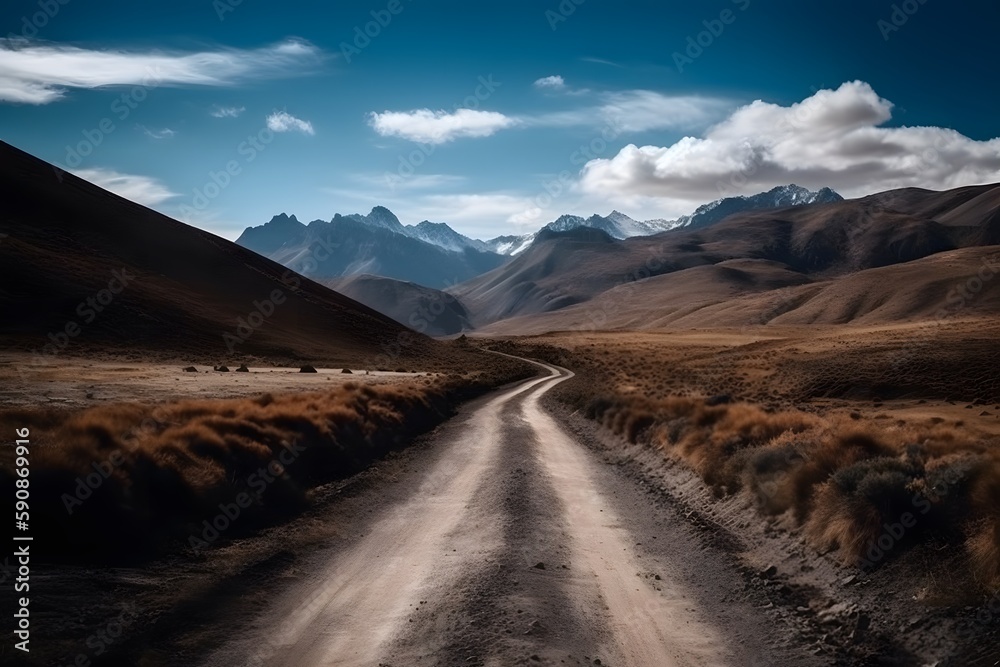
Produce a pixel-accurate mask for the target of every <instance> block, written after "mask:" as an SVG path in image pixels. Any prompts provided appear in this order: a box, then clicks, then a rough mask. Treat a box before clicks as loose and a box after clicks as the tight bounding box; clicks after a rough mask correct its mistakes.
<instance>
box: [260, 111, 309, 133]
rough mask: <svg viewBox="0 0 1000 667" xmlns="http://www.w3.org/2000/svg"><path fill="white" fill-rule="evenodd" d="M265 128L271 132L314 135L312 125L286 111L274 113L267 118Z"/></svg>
mask: <svg viewBox="0 0 1000 667" xmlns="http://www.w3.org/2000/svg"><path fill="white" fill-rule="evenodd" d="M267 127H268V129H270V130H271V131H272V132H301V133H303V134H316V131H315V130H313V126H312V123H310V122H309V121H307V120H302V119H301V118H296V117H295V116H293V115H292V114H290V113H288V112H287V111H275V112H274V113H272V114H271V115H269V116H268V117H267Z"/></svg>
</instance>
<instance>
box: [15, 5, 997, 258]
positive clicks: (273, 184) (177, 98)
mask: <svg viewBox="0 0 1000 667" xmlns="http://www.w3.org/2000/svg"><path fill="white" fill-rule="evenodd" d="M64 1H65V4H60V2H59V0H35V2H7V3H4V7H3V9H2V10H0V13H2V17H3V25H4V30H3V32H2V34H3V35H4V37H3V38H2V42H0V45H2V46H0V138H2V139H3V140H4V141H7V142H9V143H11V144H13V145H15V146H17V147H19V148H22V149H24V150H26V151H28V152H30V153H32V154H34V155H37V156H39V157H41V158H43V159H46V160H49V161H52V162H55V163H57V164H59V165H60V166H62V167H63V168H66V169H68V170H71V171H74V172H76V173H78V174H80V175H82V176H84V177H85V178H88V179H89V180H92V181H94V182H97V183H98V184H101V185H104V186H105V187H108V188H109V189H113V190H115V191H117V192H119V193H121V194H124V195H125V196H128V197H130V198H132V199H134V200H136V201H139V202H141V203H145V204H147V205H150V206H152V207H153V208H156V209H157V210H159V211H162V212H163V213H166V214H168V215H171V216H174V217H178V218H179V219H182V220H185V221H187V222H190V223H192V224H195V225H198V226H200V227H203V228H205V229H208V230H210V231H213V232H215V233H218V234H220V235H222V236H225V237H227V238H235V237H236V236H238V235H239V233H240V231H242V229H243V228H244V227H246V226H248V225H257V224H261V223H263V222H265V221H267V220H268V219H270V217H271V216H272V215H274V214H276V213H279V212H287V213H294V214H296V215H297V216H298V217H299V219H301V220H304V221H308V220H313V219H316V218H323V219H330V218H331V217H332V216H333V214H334V213H350V212H367V211H368V210H369V209H370V208H371V207H372V206H375V205H385V206H388V207H389V208H390V209H392V210H393V211H394V212H395V213H396V214H397V215H398V216H399V217H400V219H401V220H402V221H403V222H404V223H416V222H419V221H420V220H424V219H430V220H433V221H436V222H447V223H449V224H451V225H452V226H453V227H454V228H456V229H457V230H459V231H461V232H463V233H466V234H469V235H470V236H475V237H480V238H489V237H492V236H496V235H499V234H512V233H524V232H526V231H531V230H534V229H536V228H538V227H539V226H541V225H542V224H544V223H545V222H548V221H550V220H552V219H554V218H555V217H557V216H558V215H559V214H561V213H574V214H579V215H589V214H591V213H594V212H598V213H602V214H604V213H608V212H609V211H610V210H611V209H613V208H617V209H619V210H621V211H623V212H625V213H627V214H629V215H631V216H633V217H636V218H640V219H646V218H658V217H662V218H671V217H675V216H677V215H680V214H684V213H688V212H690V211H691V210H692V209H694V208H695V207H696V206H697V205H699V204H701V203H704V202H705V201H710V200H712V199H716V198H718V197H719V196H722V195H732V194H741V193H753V192H758V191H761V190H765V189H768V188H770V187H773V186H774V185H779V184H784V183H789V182H795V183H798V184H799V185H803V186H807V187H811V188H814V189H815V188H819V187H822V186H831V187H834V188H835V189H837V190H838V191H840V192H841V193H843V194H845V195H847V196H859V195H863V194H866V193H869V192H874V191H879V190H883V189H888V188H892V187H904V186H919V187H929V188H937V189H940V188H946V187H953V186H957V185H963V184H969V183H982V182H993V181H1000V140H998V139H996V138H997V137H1000V128H998V127H997V115H996V101H997V100H996V93H995V85H994V84H993V82H994V81H995V76H996V72H997V71H1000V67H998V65H1000V62H998V60H1000V55H998V53H997V50H996V49H995V48H994V46H993V44H994V40H995V31H996V27H997V25H998V24H1000V20H998V19H1000V9H998V8H997V7H995V6H991V5H990V4H987V3H985V2H979V3H964V7H962V8H955V6H954V5H953V4H952V5H949V4H948V3H944V2H941V1H940V0H925V2H923V3H921V2H920V0H908V2H900V3H895V4H894V3H891V2H885V3H883V2H872V1H867V2H849V1H839V2H813V3H804V2H766V1H765V0H715V1H712V2H709V1H704V2H685V3H670V2H648V3H634V2H632V3H630V2H626V1H623V0H618V1H616V2H601V1H600V0H575V1H574V0H563V2H561V3H560V2H558V1H556V0H552V1H548V0H539V1H537V2H530V3H529V2H517V1H514V0H510V1H507V2H431V1H430V0H425V1H421V0H375V1H372V2H352V1H344V2H338V3H331V6H324V5H323V4H321V3H301V2H294V1H292V0H286V1H285V2H282V3H280V4H278V3H265V2H261V1H259V0H242V2H240V1H239V0H217V1H216V2H214V3H213V2H212V1H211V0H200V1H198V2H188V1H184V0H178V1H175V2H171V3H156V2H144V3H135V2H103V3H100V5H99V6H95V3H84V2H82V1H81V0H64ZM373 12H374V14H373ZM379 19H381V24H379V23H377V22H376V21H378V20H379ZM366 29H367V32H368V35H364V32H365V31H366ZM359 35H363V36H361V37H359ZM370 35H374V36H370ZM345 45H346V46H345Z"/></svg>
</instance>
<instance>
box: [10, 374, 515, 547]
mask: <svg viewBox="0 0 1000 667" xmlns="http://www.w3.org/2000/svg"><path fill="white" fill-rule="evenodd" d="M526 372H529V371H528V369H527V368H525V366H524V365H522V364H517V363H510V364H508V363H506V362H501V363H498V364H497V365H496V366H494V367H492V368H489V369H487V372H484V373H478V374H475V375H468V374H467V375H457V374H452V375H449V376H440V377H436V378H433V379H431V378H422V379H414V381H412V382H410V383H400V384H394V385H377V386H370V385H365V384H363V383H358V382H347V383H344V384H342V385H340V386H338V387H336V388H334V389H332V390H330V391H326V392H322V393H309V394H284V395H282V394H279V395H272V394H264V395H261V396H258V397H256V398H252V399H251V398H242V399H225V400H188V401H179V402H172V403H166V404H160V405H151V404H135V403H133V404H124V403H115V404H108V405H104V406H100V407H95V408H92V409H88V410H84V411H59V410H53V409H39V410H26V409H9V410H6V411H3V412H0V423H2V424H3V425H4V426H7V425H12V426H13V425H16V426H17V427H25V426H27V427H29V428H30V429H31V434H32V443H33V445H32V453H31V488H32V521H33V525H34V526H35V529H36V534H38V538H37V539H36V544H38V545H39V550H44V553H43V554H39V555H41V556H44V557H48V558H54V559H60V560H71V561H96V562H102V563H107V562H108V561H109V560H119V559H132V558H141V557H145V556H148V555H151V554H155V553H158V552H160V551H161V550H163V549H164V548H175V547H176V546H177V545H178V544H180V543H181V541H183V542H188V537H189V536H190V535H192V534H195V535H201V533H202V530H201V526H202V521H204V520H206V519H208V520H211V519H212V518H213V517H214V516H216V515H218V514H219V512H220V508H219V505H220V504H231V503H233V502H234V501H235V499H236V498H237V496H238V495H239V494H241V493H246V494H248V495H249V496H250V497H251V498H252V501H253V502H252V504H250V505H249V506H248V507H246V508H243V509H242V510H241V513H240V516H239V519H238V520H234V521H232V522H231V524H232V525H231V526H230V527H228V528H227V529H226V530H225V531H224V533H225V536H226V537H233V536H239V535H245V534H248V533H251V532H253V531H254V530H256V529H258V528H259V527H261V526H262V525H266V524H268V523H273V522H275V521H280V520H282V519H283V518H286V517H288V516H291V515H294V514H296V513H298V512H300V511H301V510H302V509H303V508H304V507H306V505H307V502H308V492H309V490H310V489H311V488H313V487H314V486H316V485H318V484H321V483H323V482H327V481H330V480H333V479H339V478H343V477H346V476H349V475H351V474H353V473H356V472H358V471H360V470H361V469H363V468H364V467H366V466H367V465H369V464H370V463H371V462H372V461H374V460H377V459H378V458H380V457H382V456H384V455H385V454H387V453H388V452H390V451H392V450H394V449H399V448H401V447H404V446H406V445H407V444H409V443H410V442H411V441H412V439H413V438H414V437H415V436H416V435H418V434H420V433H422V432H425V431H427V430H429V429H431V428H433V427H434V426H435V425H437V424H439V423H440V422H441V421H443V420H444V419H446V418H447V417H449V416H450V415H451V414H452V412H453V411H454V408H455V406H456V405H457V403H459V402H460V401H463V400H465V399H468V398H470V397H472V396H475V395H478V394H480V393H482V392H484V391H487V390H488V389H490V388H492V387H493V386H496V385H497V384H502V383H505V382H508V381H512V380H514V379H517V378H519V377H522V376H524V375H525V373H526ZM3 463H4V465H3V466H2V468H0V478H3V481H4V483H5V484H12V481H11V479H10V478H11V473H10V472H9V471H10V466H9V465H8V464H9V461H6V460H5V461H4V462H3ZM269 466H270V467H271V468H270V470H269V469H268V468H269ZM278 466H280V468H279V467H278ZM262 471H263V472H262ZM268 479H270V480H273V481H267V480H268ZM81 480H82V481H81ZM88 482H89V483H88ZM41 533H44V534H41Z"/></svg>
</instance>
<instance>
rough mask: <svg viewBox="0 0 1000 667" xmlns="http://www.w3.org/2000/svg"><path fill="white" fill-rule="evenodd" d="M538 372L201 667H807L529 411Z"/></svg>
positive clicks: (453, 428)
mask: <svg viewBox="0 0 1000 667" xmlns="http://www.w3.org/2000/svg"><path fill="white" fill-rule="evenodd" d="M546 368H547V370H548V372H549V375H548V376H546V377H543V378H538V379H534V380H530V381H527V382H525V383H522V384H520V385H518V386H516V387H514V388H512V389H509V390H507V391H505V392H503V393H500V394H498V395H495V396H493V397H491V398H489V399H488V400H485V401H480V402H478V403H477V404H475V405H473V406H471V407H470V409H468V410H466V411H465V412H463V413H462V414H460V415H459V416H458V417H456V418H455V419H453V420H451V421H450V422H449V423H448V424H446V425H445V426H444V427H442V428H440V429H439V430H438V431H437V432H436V433H435V435H434V438H435V443H434V449H433V451H430V452H428V453H427V457H426V458H427V459H428V460H427V461H426V466H425V467H423V468H421V469H419V470H418V471H417V472H414V473H413V474H412V475H410V476H409V478H408V479H406V480H401V486H400V487H399V488H394V489H393V490H392V492H391V493H386V494H385V496H384V500H383V501H382V505H383V506H382V507H380V508H379V511H376V512H373V513H372V516H371V518H370V519H368V520H362V521H361V523H360V525H362V526H363V528H362V529H360V530H359V531H358V532H357V534H356V535H353V536H351V537H350V538H349V539H347V540H345V541H344V542H343V543H341V544H337V545H335V546H333V545H331V547H330V548H329V550H327V551H320V552H319V553H318V554H316V556H315V557H314V558H312V559H310V566H309V568H308V570H306V571H303V572H302V573H301V575H300V576H297V577H295V578H293V579H292V580H291V581H290V582H289V584H288V585H287V586H285V587H283V589H282V592H281V594H280V595H279V596H277V597H276V598H275V599H274V600H273V601H271V602H270V603H269V604H268V607H267V610H266V612H265V613H263V614H260V615H258V617H257V618H256V619H255V620H253V621H252V622H251V623H249V624H248V625H249V627H243V628H234V629H233V633H232V636H233V637H234V639H232V641H230V642H228V643H227V644H226V645H224V646H223V647H221V648H220V649H219V650H217V651H216V652H214V654H213V655H210V656H208V657H207V660H206V662H205V664H207V665H211V666H213V667H222V666H229V665H234V666H235V665H288V666H293V665H294V666H295V667H311V666H320V665H324V666H325V665H330V666H332V665H337V666H340V667H352V666H358V667H360V666H372V667H374V666H376V665H387V666H391V667H410V666H421V665H428V666H430V665H448V666H450V665H484V666H485V665H488V666H496V667H500V666H506V665H514V664H530V665H538V664H542V665H544V664H552V665H560V664H567V665H574V664H576V665H582V664H588V665H613V666H618V665H621V666H631V667H646V666H649V667H671V666H674V665H678V666H679V665H706V666H708V665H781V664H796V665H803V664H805V665H809V664H822V663H821V662H819V661H818V659H817V658H814V656H812V655H792V654H790V653H788V652H787V651H789V650H790V649H787V648H786V649H780V650H779V649H778V648H776V646H777V644H778V642H777V641H776V632H775V630H774V628H772V627H770V623H769V621H767V619H766V618H765V617H764V616H763V615H762V613H761V612H760V610H758V609H755V608H754V606H753V603H752V602H751V601H750V600H748V599H745V598H743V597H742V596H741V595H740V593H739V591H740V590H741V589H742V580H741V576H740V574H739V573H738V572H736V571H735V570H734V569H731V568H730V567H729V566H727V565H726V564H725V563H724V562H723V559H719V558H713V557H712V554H711V553H709V551H708V550H707V549H706V547H705V545H704V544H702V543H700V542H699V540H698V538H697V536H696V535H694V534H692V533H691V531H689V530H687V528H686V527H685V526H683V525H681V522H679V520H678V519H677V518H676V516H674V515H673V514H671V513H670V512H666V511H664V510H663V509H662V508H657V507H654V506H653V505H652V504H651V503H650V502H649V501H648V499H647V498H646V497H645V496H644V495H643V494H642V493H640V492H639V490H638V489H636V488H633V487H634V486H635V485H634V484H631V483H630V482H629V481H628V480H626V479H622V478H620V477H619V476H617V475H615V472H614V470H612V469H611V468H610V467H609V466H606V465H603V464H602V463H601V462H600V461H599V460H598V458H597V457H596V456H595V455H594V454H593V453H592V452H590V451H589V450H587V449H586V448H584V447H583V446H582V445H580V444H578V443H577V442H575V441H574V440H573V439H572V438H571V437H570V436H569V435H568V434H567V432H566V431H565V430H564V429H563V428H562V427H561V426H560V425H559V424H558V423H557V422H556V421H555V420H554V419H553V418H552V417H551V416H550V415H549V414H547V413H546V412H545V411H544V409H543V408H542V407H541V406H540V405H539V400H540V398H541V397H542V395H543V394H544V393H545V392H546V391H547V390H549V389H550V388H551V387H553V386H554V385H555V384H557V383H559V382H562V381H563V380H565V379H567V378H569V377H571V373H569V372H568V371H565V370H563V369H560V368H556V367H553V366H546ZM372 493H373V494H375V495H377V494H378V491H377V490H373V491H372ZM373 502H376V503H378V502H379V500H378V498H375V499H374V500H373Z"/></svg>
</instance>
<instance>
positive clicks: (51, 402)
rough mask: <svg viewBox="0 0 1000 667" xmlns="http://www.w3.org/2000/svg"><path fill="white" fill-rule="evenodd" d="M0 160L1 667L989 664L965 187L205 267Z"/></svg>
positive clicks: (991, 233) (981, 408) (251, 239)
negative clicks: (8, 632) (22, 467)
mask: <svg viewBox="0 0 1000 667" xmlns="http://www.w3.org/2000/svg"><path fill="white" fill-rule="evenodd" d="M0 154H2V160H0V188H2V191H3V201H4V206H3V210H2V215H0V231H2V233H3V234H4V235H5V236H4V237H3V238H2V242H0V275H2V283H0V284H2V285H3V286H4V287H3V291H2V292H0V303H2V304H3V308H4V313H5V316H4V318H3V322H2V324H0V326H2V329H0V335H2V339H3V342H4V346H3V351H2V353H0V376H2V377H3V379H4V382H3V388H2V389H0V423H2V425H3V426H2V428H3V429H5V431H7V432H9V431H12V430H13V429H19V428H27V429H30V432H31V441H32V445H31V446H32V454H31V456H32V459H31V466H32V472H31V475H32V477H31V479H32V490H33V496H32V497H33V498H34V500H33V503H34V504H33V507H32V520H33V524H34V525H35V526H37V528H36V529H35V530H36V533H35V534H36V537H35V543H34V547H33V548H36V551H35V552H33V555H34V559H35V560H33V567H34V568H36V570H35V571H36V572H37V573H38V574H37V575H36V576H38V577H39V578H44V581H45V582H46V583H45V585H44V588H42V589H41V590H43V592H42V593H40V594H39V595H38V596H37V600H38V602H37V603H36V605H37V606H36V607H33V608H32V613H33V614H34V616H33V619H34V620H35V622H37V624H38V626H39V627H42V628H45V629H44V630H38V632H39V633H46V640H45V643H44V644H43V645H41V646H40V647H39V649H38V652H37V653H36V652H34V651H33V652H32V654H31V656H30V659H29V658H25V657H24V656H21V655H18V656H8V655H5V656H4V662H5V664H8V662H9V664H60V665H61V664H79V662H74V661H77V660H78V658H79V656H84V658H83V659H84V660H87V661H92V663H93V664H136V665H140V664H141V665H176V664H204V665H245V664H260V665H265V664H266V665H272V664H273V665H281V664H287V665H320V664H338V665H383V664H384V665H393V666H394V667H399V666H401V665H406V666H410V665H439V664H440V665H452V664H478V665H501V664H503V665H507V664H551V665H557V664H579V665H583V664H590V665H595V664H603V665H613V666H614V665H674V664H676V665H689V664H696V665H939V666H944V665H956V666H958V665H993V664H996V661H997V660H1000V652H998V651H1000V649H998V648H997V647H998V646H1000V620H998V619H1000V602H998V600H1000V375H998V373H997V364H998V361H1000V348H998V346H997V339H998V334H1000V317H998V315H1000V288H998V285H1000V279H998V274H1000V185H976V186H969V187H962V188H957V189H953V190H946V191H930V190H922V189H916V188H906V189H901V190H890V191H886V192H882V193H878V194H874V195H870V196H867V197H863V198H860V199H843V198H841V197H840V196H839V195H837V194H836V193H835V192H833V191H832V190H828V189H824V190H821V191H818V192H809V191H805V190H804V189H802V188H797V187H796V186H785V187H783V188H776V189H775V190H773V191H771V192H769V193H761V195H758V196H755V197H740V198H729V199H723V200H719V201H718V202H712V203H710V204H706V205H705V206H703V207H702V208H700V209H698V210H697V211H695V212H694V213H693V214H692V215H691V216H686V217H685V218H682V219H679V220H672V221H667V220H649V221H636V220H633V219H631V218H629V217H628V216H626V215H624V214H621V213H619V212H617V211H616V212H614V213H612V214H609V215H607V216H600V215H595V216H591V217H589V218H584V217H579V216H563V217H562V218H559V219H558V220H556V221H554V222H553V223H551V224H550V225H548V226H546V227H543V228H542V229H540V230H538V231H537V232H532V233H531V234H529V235H525V236H524V237H517V238H506V237H500V238H498V239H491V240H487V241H479V240H475V239H469V238H468V237H464V236H462V235H460V234H457V233H456V232H454V230H451V228H450V227H447V225H443V223H430V222H423V223H420V224H418V225H402V224H401V223H400V222H399V220H398V219H396V218H395V216H394V215H393V214H392V213H391V212H389V211H388V209H384V208H381V207H378V208H375V209H373V210H372V211H371V213H370V214H368V215H338V216H335V217H334V218H333V219H332V220H331V221H330V222H326V221H315V222H313V223H309V224H302V223H300V222H299V221H298V220H297V219H295V218H294V216H288V215H281V216H276V217H274V218H273V219H272V220H271V221H270V222H267V223H266V224H263V225H261V226H258V227H251V228H248V229H247V230H246V232H244V234H243V235H242V236H241V237H240V239H239V240H238V242H237V243H232V242H229V241H226V240H224V239H222V238H219V237H217V236H214V235H212V234H209V233H207V232H204V231H201V230H199V229H196V228H194V227H190V226H188V225H185V224H183V223H181V222H178V221H176V220H173V219H170V218H168V217H166V216H163V215H161V214H159V213H156V212H154V211H152V210H150V209H147V208H145V207H142V206H139V205H138V204H134V203H132V202H130V201H127V200H125V199H122V198H120V197H118V196H116V195H114V194H111V193H110V192H107V191H105V190H102V189H100V188H98V187H96V186H93V185H91V184H89V183H87V182H85V181H83V180H81V179H78V178H76V177H75V176H72V175H70V174H65V173H63V174H60V173H59V172H58V171H57V170H54V169H53V167H52V166H51V165H49V164H47V163H45V162H43V161H41V160H38V159H36V158H34V157H32V156H30V155H28V154H26V153H23V152H21V151H19V150H17V149H15V148H13V147H11V146H9V145H6V144H3V145H2V146H0ZM116 272H117V273H116ZM121 275H125V276H128V277H129V279H128V281H127V284H125V285H122V284H119V283H114V284H112V283H111V282H110V281H112V280H113V279H114V278H115V276H121ZM119 288H120V289H119ZM88 299H90V301H88ZM87 304H90V305H87ZM13 461H14V453H13V450H12V449H9V448H5V449H4V450H3V453H2V458H0V477H2V478H3V481H4V484H5V486H10V487H12V486H13V482H14V473H13V467H14V465H13ZM244 501H245V502H244ZM123 610H125V611H123ZM125 612H128V613H127V614H126V615H125V616H121V615H122V614H124V613H125ZM119 617H121V618H122V619H124V620H120V621H115V628H116V629H117V633H116V634H114V636H113V637H112V636H109V635H108V631H109V628H108V627H104V626H107V625H108V624H107V623H106V622H105V621H106V619H117V618H119ZM95 627H96V628H99V631H95V629H94V628H95ZM95 637H96V639H95ZM98 646H99V647H100V651H99V652H98V649H97V647H98ZM331 656H334V657H331ZM331 660H333V662H331Z"/></svg>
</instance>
